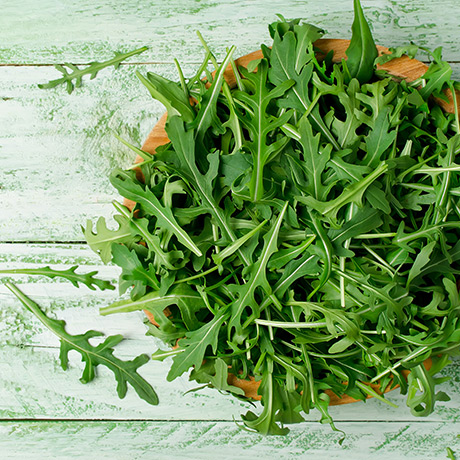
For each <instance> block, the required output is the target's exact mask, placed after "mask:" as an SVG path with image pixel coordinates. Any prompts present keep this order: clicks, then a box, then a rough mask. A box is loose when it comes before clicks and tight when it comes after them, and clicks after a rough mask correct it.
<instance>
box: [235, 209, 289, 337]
mask: <svg viewBox="0 0 460 460" xmlns="http://www.w3.org/2000/svg"><path fill="white" fill-rule="evenodd" d="M287 206H288V203H287V202H286V203H285V204H284V206H283V209H282V210H281V212H280V213H279V215H278V218H277V219H276V222H275V223H274V225H273V227H272V228H271V230H270V231H269V232H267V234H266V235H265V236H264V247H263V249H262V252H261V254H260V256H259V260H258V261H257V262H256V263H254V264H253V265H252V266H250V267H249V269H248V274H249V281H248V282H247V283H246V284H244V285H243V286H239V285H231V286H229V289H231V290H233V291H235V292H238V298H237V300H236V301H235V302H234V303H233V304H232V317H231V319H230V321H229V325H228V329H229V332H230V331H231V330H232V328H235V329H236V331H237V332H236V333H237V335H241V323H240V321H241V315H242V314H243V310H244V309H245V308H246V307H250V308H251V309H252V311H253V312H254V315H255V316H256V317H257V316H258V311H259V305H258V303H257V302H256V300H255V297H254V294H255V289H256V288H257V287H259V286H260V287H262V288H263V290H264V291H265V292H266V293H267V294H271V288H270V285H269V283H268V281H267V275H266V268H267V264H268V261H269V259H270V257H271V256H272V254H274V253H275V252H276V251H277V250H278V245H277V240H278V234H279V231H280V228H281V224H282V221H283V218H284V214H285V213H286V209H287Z"/></svg>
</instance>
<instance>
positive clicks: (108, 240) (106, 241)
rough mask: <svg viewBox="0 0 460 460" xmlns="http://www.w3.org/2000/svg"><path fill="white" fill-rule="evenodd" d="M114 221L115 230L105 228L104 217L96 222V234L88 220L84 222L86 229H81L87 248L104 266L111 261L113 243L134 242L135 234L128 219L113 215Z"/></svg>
mask: <svg viewBox="0 0 460 460" xmlns="http://www.w3.org/2000/svg"><path fill="white" fill-rule="evenodd" d="M114 220H115V222H117V224H118V229H116V230H110V229H109V228H108V227H107V224H106V222H105V219H104V217H99V219H98V220H97V222H96V233H94V232H93V223H92V222H91V220H89V219H88V220H87V221H86V228H85V229H83V228H82V230H83V232H84V235H85V239H86V241H87V243H88V244H89V247H90V248H91V249H92V250H93V251H94V252H95V253H96V254H98V255H99V257H100V258H101V260H102V262H104V263H105V264H107V263H109V262H110V261H111V260H112V244H113V243H130V242H132V241H134V240H135V234H134V233H133V231H132V229H131V226H130V224H129V221H128V219H126V218H125V217H123V216H120V215H115V216H114Z"/></svg>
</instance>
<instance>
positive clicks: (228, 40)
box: [0, 0, 460, 64]
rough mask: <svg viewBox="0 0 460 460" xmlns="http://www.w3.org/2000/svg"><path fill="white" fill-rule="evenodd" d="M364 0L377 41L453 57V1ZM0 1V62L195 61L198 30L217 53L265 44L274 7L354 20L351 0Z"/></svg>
mask: <svg viewBox="0 0 460 460" xmlns="http://www.w3.org/2000/svg"><path fill="white" fill-rule="evenodd" d="M362 3H363V8H364V12H365V14H366V16H367V18H368V19H369V21H370V23H371V25H372V28H373V32H374V35H375V38H376V41H377V42H378V43H380V44H382V45H385V46H392V45H401V44H406V43H407V42H408V41H410V40H413V41H415V42H416V43H417V44H420V45H424V46H430V47H437V46H440V45H443V47H444V50H445V55H446V57H447V58H448V59H450V60H458V59H459V52H458V18H459V16H460V3H459V2H458V1H457V0H431V1H429V2H427V1H426V0H404V1H399V0H364V1H363V2H362ZM1 7H2V14H1V15H0V30H1V31H2V32H1V36H2V40H1V43H0V62H3V63H8V64H12V63H56V62H65V61H71V62H75V63H81V62H88V61H91V60H104V59H108V58H110V57H111V55H112V52H113V51H114V50H118V51H128V50H131V49H135V48H138V47H140V46H143V45H150V50H149V51H148V52H146V53H144V54H142V55H141V56H138V57H136V58H133V59H135V60H136V61H137V62H170V63H172V58H173V57H177V58H179V59H180V60H181V62H197V55H200V56H201V55H202V54H201V53H202V48H201V45H200V42H199V40H198V39H197V37H196V35H195V31H196V30H198V29H199V30H201V32H202V33H203V35H204V37H205V38H206V39H207V40H208V41H209V44H210V46H211V48H212V49H214V50H215V51H216V53H217V54H218V55H219V56H220V57H222V56H223V54H225V48H226V47H227V46H229V44H236V45H238V53H239V54H240V55H243V54H246V53H249V52H250V51H252V50H254V49H257V47H259V46H260V43H262V42H263V43H268V41H269V36H268V31H267V24H268V23H270V22H273V21H274V20H276V16H275V15H276V14H277V13H281V14H283V15H284V16H285V17H287V18H295V17H301V18H304V19H305V21H306V22H310V23H313V24H316V25H318V26H320V27H324V28H325V29H326V30H328V32H329V35H328V37H330V38H349V37H350V35H351V33H350V26H351V23H352V19H353V2H352V1H351V0H349V1H342V0H329V1H320V0H314V1H309V2H299V1H295V0H288V1H285V0H272V1H270V2H266V1H264V0H238V1H237V0H201V1H197V0H167V1H162V2H160V1H158V0H138V1H136V2H128V1H114V0H101V1H98V2H97V5H95V3H94V2H93V1H91V0H65V1H57V0H42V1H40V2H37V1H36V0H23V1H21V2H9V1H7V0H2V1H1Z"/></svg>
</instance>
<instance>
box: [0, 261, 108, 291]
mask: <svg viewBox="0 0 460 460" xmlns="http://www.w3.org/2000/svg"><path fill="white" fill-rule="evenodd" d="M77 268H78V265H74V266H73V267H71V268H69V269H67V270H54V269H52V268H50V267H41V268H14V269H5V270H0V274H2V275H3V274H11V275H39V276H47V277H48V278H64V279H66V280H67V281H70V282H71V283H72V284H73V285H74V286H75V287H79V285H80V284H84V285H85V286H87V287H88V288H89V289H92V290H93V291H94V290H95V289H96V287H97V288H99V289H100V290H101V291H103V290H104V289H115V286H114V285H113V284H111V283H110V281H106V280H101V279H99V278H95V276H94V275H97V271H93V272H89V273H75V271H76V270H77Z"/></svg>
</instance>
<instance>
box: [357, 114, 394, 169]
mask: <svg viewBox="0 0 460 460" xmlns="http://www.w3.org/2000/svg"><path fill="white" fill-rule="evenodd" d="M389 113H390V108H389V107H386V108H385V109H384V110H382V111H381V112H380V113H379V114H378V116H377V119H376V120H375V124H374V126H373V129H372V130H371V131H370V132H369V134H368V135H367V136H366V140H365V142H366V147H367V153H366V155H365V156H364V158H363V164H365V165H367V166H370V167H371V168H376V167H377V166H378V165H379V163H380V162H381V160H382V158H381V157H382V154H383V153H384V152H385V151H386V150H387V149H388V148H389V147H390V146H391V145H392V144H393V143H394V141H395V139H396V130H395V129H393V130H391V131H389V128H390V121H389Z"/></svg>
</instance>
